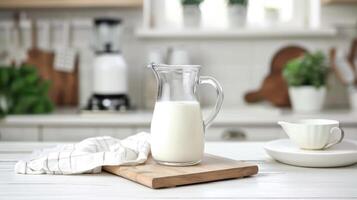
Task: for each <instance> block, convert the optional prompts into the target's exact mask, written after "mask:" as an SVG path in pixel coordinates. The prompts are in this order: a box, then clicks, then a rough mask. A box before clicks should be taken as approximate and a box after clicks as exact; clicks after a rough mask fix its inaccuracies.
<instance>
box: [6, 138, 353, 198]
mask: <svg viewBox="0 0 357 200" xmlns="http://www.w3.org/2000/svg"><path fill="white" fill-rule="evenodd" d="M54 145H55V143H18V142H17V143H11V142H2V143H1V142H0V199H4V200H5V199H36V200H39V199H83V200H84V199H86V200H87V199H140V198H143V199H158V198H160V199H265V198H269V199H353V198H357V165H354V166H350V167H344V168H327V169H322V168H301V167H293V166H289V165H284V164H281V163H278V162H275V161H274V160H272V159H271V158H269V156H267V155H266V154H265V152H264V149H263V145H264V143H260V142H226V143H224V142H213V143H207V145H206V152H207V153H210V154H215V155H219V156H224V157H227V158H232V159H236V160H245V161H249V162H252V163H256V164H258V165H259V170H260V171H259V174H258V175H256V176H253V177H249V178H244V179H234V180H227V181H219V182H212V183H205V184H197V185H189V186H182V187H176V188H168V189H160V190H153V189H150V188H147V187H145V186H142V185H139V184H137V183H134V182H131V181H128V180H126V179H123V178H120V177H117V176H114V175H111V174H108V173H102V174H95V175H90V174H87V175H70V176H69V175H66V176H64V175H19V174H15V173H14V170H13V167H14V165H15V163H16V160H18V159H21V158H24V157H26V155H28V154H29V153H30V152H31V151H32V150H33V149H38V148H44V147H51V146H54Z"/></svg>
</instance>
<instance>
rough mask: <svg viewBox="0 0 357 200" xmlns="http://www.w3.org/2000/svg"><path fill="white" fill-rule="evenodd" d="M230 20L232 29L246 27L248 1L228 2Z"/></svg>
mask: <svg viewBox="0 0 357 200" xmlns="http://www.w3.org/2000/svg"><path fill="white" fill-rule="evenodd" d="M227 3H228V19H229V23H230V25H231V26H232V27H241V26H244V25H245V23H246V19H247V6H248V0H228V1H227Z"/></svg>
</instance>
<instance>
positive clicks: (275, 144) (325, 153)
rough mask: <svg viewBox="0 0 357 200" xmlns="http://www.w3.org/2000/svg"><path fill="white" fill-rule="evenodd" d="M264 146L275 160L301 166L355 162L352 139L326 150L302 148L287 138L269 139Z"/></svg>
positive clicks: (355, 146)
mask: <svg viewBox="0 0 357 200" xmlns="http://www.w3.org/2000/svg"><path fill="white" fill-rule="evenodd" d="M264 148H265V150H266V152H267V153H268V154H269V155H270V156H271V157H273V158H274V159H275V160H277V161H279V162H282V163H285V164H289V165H295V166H301V167H342V166H347V165H352V164H355V163H357V142H356V141H352V140H344V141H342V142H341V143H340V144H337V145H335V146H333V147H331V148H329V149H326V150H302V149H300V148H298V147H297V146H296V145H295V144H294V143H292V142H291V141H290V140H289V139H281V140H274V141H271V142H269V143H267V144H266V145H265V147H264Z"/></svg>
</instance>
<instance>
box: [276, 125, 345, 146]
mask: <svg viewBox="0 0 357 200" xmlns="http://www.w3.org/2000/svg"><path fill="white" fill-rule="evenodd" d="M278 124H279V125H281V126H282V128H283V129H284V131H285V132H286V134H287V135H288V136H289V138H290V139H291V140H292V141H293V142H294V143H295V144H296V145H298V146H299V147H300V148H301V149H311V150H319V149H320V150H321V149H327V148H329V147H332V146H333V145H336V144H338V143H340V142H341V141H342V140H343V138H344V131H343V130H342V129H341V128H340V127H339V122H338V121H336V120H328V119H304V120H299V121H297V122H283V121H280V122H278ZM337 131H338V132H339V134H340V135H339V137H338V139H335V140H334V141H331V138H332V135H333V134H335V133H336V132H337Z"/></svg>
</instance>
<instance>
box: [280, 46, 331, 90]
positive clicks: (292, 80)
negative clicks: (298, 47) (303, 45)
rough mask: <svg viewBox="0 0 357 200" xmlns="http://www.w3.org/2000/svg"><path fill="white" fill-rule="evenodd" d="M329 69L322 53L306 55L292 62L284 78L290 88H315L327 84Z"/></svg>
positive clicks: (284, 73)
mask: <svg viewBox="0 0 357 200" xmlns="http://www.w3.org/2000/svg"><path fill="white" fill-rule="evenodd" d="M327 73H328V70H327V67H326V66H325V56H324V55H323V53H322V52H316V53H313V54H309V53H306V54H305V55H304V56H303V57H301V58H296V59H292V60H290V61H289V62H288V63H287V64H286V66H285V67H284V70H283V76H284V78H285V80H286V81H287V83H288V84H289V85H290V86H315V87H317V88H318V87H321V86H324V85H325V84H326V77H327Z"/></svg>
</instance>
